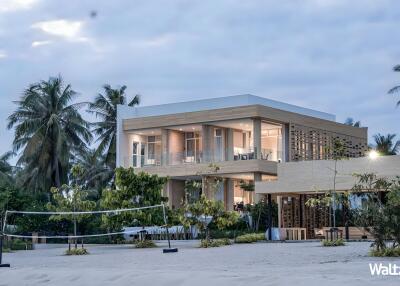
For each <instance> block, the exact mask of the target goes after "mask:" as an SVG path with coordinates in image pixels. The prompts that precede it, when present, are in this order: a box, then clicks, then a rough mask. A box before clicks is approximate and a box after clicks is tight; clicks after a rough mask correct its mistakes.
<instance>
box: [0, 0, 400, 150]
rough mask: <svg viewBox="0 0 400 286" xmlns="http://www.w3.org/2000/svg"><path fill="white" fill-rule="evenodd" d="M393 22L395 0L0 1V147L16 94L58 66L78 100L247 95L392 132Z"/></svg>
mask: <svg viewBox="0 0 400 286" xmlns="http://www.w3.org/2000/svg"><path fill="white" fill-rule="evenodd" d="M399 27H400V1H398V0H392V1H390V0H379V1H378V0H374V1H371V0H352V1H347V0H346V1H345V0H302V1H300V0H299V1H296V0H291V1H285V0H280V1H277V0H276V1H267V0H264V1H257V0H252V1H240V0H236V1H234V0H201V1H196V0H190V1H183V0H180V1H179V0H168V1H166V0H164V1H162V0H160V1H152V0H143V1H138V0H113V1H110V0H106V1H101V0H96V1H94V0H93V1H92V0H86V1H80V0H69V1H65V0H63V1H59V0H0V100H1V104H0V138H1V140H0V154H1V153H4V152H6V151H8V150H10V149H11V145H12V140H13V130H7V117H8V116H9V115H10V114H11V113H12V112H13V111H14V110H15V108H16V105H15V104H14V103H13V101H15V100H18V99H19V98H20V97H21V95H22V93H23V91H24V89H25V88H27V87H28V85H29V84H31V83H35V82H37V81H40V80H47V79H48V78H49V77H50V76H57V75H59V74H61V75H62V77H63V78H64V80H65V82H66V83H70V84H71V85H72V87H73V89H74V90H75V91H77V92H79V97H78V98H77V101H90V100H93V98H94V97H95V96H96V94H97V93H98V92H101V89H102V86H103V85H104V84H111V85H112V86H116V87H117V86H121V85H127V87H128V88H127V94H128V97H133V96H134V95H135V94H141V96H142V97H141V98H142V103H141V105H152V104H162V103H171V102H176V101H187V100H193V99H203V98H212V97H222V96H229V95H237V94H248V93H250V94H254V95H257V96H262V97H266V98H271V99H275V100H280V101H284V102H287V103H291V104H296V105H300V106H303V107H308V108H312V109H316V110H320V111H325V112H329V113H333V114H335V115H336V116H337V121H338V122H343V121H344V120H345V119H346V118H347V117H353V118H354V119H355V120H360V121H361V124H362V126H367V127H368V128H369V137H370V139H371V137H372V136H373V135H374V134H376V133H378V132H379V133H382V134H386V133H397V134H399V136H398V138H400V127H399V126H400V125H399V117H400V107H399V108H396V102H397V101H398V100H400V94H398V95H388V94H387V91H388V90H389V89H390V88H391V87H392V86H394V85H396V84H400V73H395V72H393V71H392V68H393V66H394V65H396V64H400V37H399V33H400V30H399ZM82 112H85V110H82ZM85 117H86V118H89V117H87V116H86V115H85ZM89 119H90V118H89Z"/></svg>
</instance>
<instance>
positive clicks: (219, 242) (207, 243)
mask: <svg viewBox="0 0 400 286" xmlns="http://www.w3.org/2000/svg"><path fill="white" fill-rule="evenodd" d="M231 244H232V243H231V241H230V240H229V238H220V239H212V240H206V239H202V240H201V242H200V247H201V248H209V247H220V246H225V245H231Z"/></svg>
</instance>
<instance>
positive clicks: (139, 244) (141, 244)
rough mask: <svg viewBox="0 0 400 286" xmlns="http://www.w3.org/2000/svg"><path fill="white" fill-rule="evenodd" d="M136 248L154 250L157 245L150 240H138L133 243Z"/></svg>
mask: <svg viewBox="0 0 400 286" xmlns="http://www.w3.org/2000/svg"><path fill="white" fill-rule="evenodd" d="M135 247H136V248H154V247H157V245H156V244H155V243H154V241H152V240H140V241H137V242H136V243H135Z"/></svg>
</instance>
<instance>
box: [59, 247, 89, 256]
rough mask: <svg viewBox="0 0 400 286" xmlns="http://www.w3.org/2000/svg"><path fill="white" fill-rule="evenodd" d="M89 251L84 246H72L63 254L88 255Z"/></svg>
mask: <svg viewBox="0 0 400 286" xmlns="http://www.w3.org/2000/svg"><path fill="white" fill-rule="evenodd" d="M88 254H89V251H87V249H86V248H72V249H68V250H67V251H65V255H88Z"/></svg>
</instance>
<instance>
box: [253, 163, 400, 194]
mask: <svg viewBox="0 0 400 286" xmlns="http://www.w3.org/2000/svg"><path fill="white" fill-rule="evenodd" d="M333 168H334V161H332V160H318V161H303V162H289V163H281V164H278V180H276V181H270V182H256V184H255V192H256V193H257V194H267V193H277V194H282V193H315V192H316V191H322V192H324V191H328V190H332V188H333V171H332V169H333ZM337 171H338V175H337V179H336V190H349V189H351V187H352V186H354V184H355V183H356V178H355V177H354V176H352V174H355V173H356V174H363V173H376V174H377V175H378V176H380V177H389V178H393V177H395V176H398V175H400V156H382V157H378V158H376V159H374V160H372V159H370V158H369V157H363V158H353V159H349V160H341V161H338V162H337Z"/></svg>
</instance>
